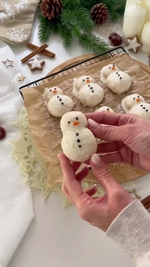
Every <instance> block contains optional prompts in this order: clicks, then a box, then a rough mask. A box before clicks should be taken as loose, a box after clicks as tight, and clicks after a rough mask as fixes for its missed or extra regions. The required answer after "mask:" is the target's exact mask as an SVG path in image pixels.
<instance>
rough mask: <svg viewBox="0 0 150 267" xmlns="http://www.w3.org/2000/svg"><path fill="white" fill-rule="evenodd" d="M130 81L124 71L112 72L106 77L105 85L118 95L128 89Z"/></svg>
mask: <svg viewBox="0 0 150 267" xmlns="http://www.w3.org/2000/svg"><path fill="white" fill-rule="evenodd" d="M131 83H132V79H131V77H130V76H129V75H128V74H127V73H126V72H124V71H115V72H112V73H111V74H110V75H109V76H108V78H107V79H106V85H107V87H108V88H109V89H110V90H111V91H112V92H114V93H116V94H118V95H120V94H123V93H124V92H126V91H128V90H129V89H130V86H131Z"/></svg>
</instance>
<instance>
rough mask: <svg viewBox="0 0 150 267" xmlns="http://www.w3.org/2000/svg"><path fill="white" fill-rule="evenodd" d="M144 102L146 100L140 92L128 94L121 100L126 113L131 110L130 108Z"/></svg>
mask: <svg viewBox="0 0 150 267" xmlns="http://www.w3.org/2000/svg"><path fill="white" fill-rule="evenodd" d="M142 102H145V100H144V98H143V96H141V95H139V94H131V95H128V96H126V97H124V98H123V99H122V101H121V106H122V108H123V109H124V111H125V112H126V113H128V112H129V110H130V109H131V108H132V107H133V106H135V105H137V104H139V103H142Z"/></svg>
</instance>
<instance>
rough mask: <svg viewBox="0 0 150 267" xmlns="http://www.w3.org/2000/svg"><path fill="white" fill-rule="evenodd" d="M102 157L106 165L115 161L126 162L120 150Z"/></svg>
mask: <svg viewBox="0 0 150 267" xmlns="http://www.w3.org/2000/svg"><path fill="white" fill-rule="evenodd" d="M100 158H101V160H102V161H103V162H104V163H105V164H106V165H108V164H113V163H120V162H125V161H124V159H123V158H122V155H121V154H120V152H115V153H112V154H106V155H101V156H100Z"/></svg>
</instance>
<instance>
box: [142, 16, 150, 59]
mask: <svg viewBox="0 0 150 267" xmlns="http://www.w3.org/2000/svg"><path fill="white" fill-rule="evenodd" d="M140 42H141V44H142V46H141V49H140V50H141V51H142V52H143V53H147V54H149V53H150V21H148V22H146V23H145V25H144V27H143V31H142V34H141V39H140Z"/></svg>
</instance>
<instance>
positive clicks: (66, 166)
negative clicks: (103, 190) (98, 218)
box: [58, 153, 83, 202]
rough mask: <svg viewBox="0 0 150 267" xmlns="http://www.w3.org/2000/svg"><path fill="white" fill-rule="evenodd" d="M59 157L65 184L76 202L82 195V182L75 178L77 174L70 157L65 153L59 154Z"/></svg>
mask: <svg viewBox="0 0 150 267" xmlns="http://www.w3.org/2000/svg"><path fill="white" fill-rule="evenodd" d="M58 157H59V160H60V164H61V168H62V172H63V175H64V180H65V186H66V188H67V190H68V193H69V195H71V198H72V199H73V201H74V202H76V201H78V199H79V197H80V196H81V195H82V193H83V189H82V187H81V185H80V183H79V182H78V181H77V180H76V178H75V174H74V171H73V169H72V166H71V163H70V161H69V159H68V158H67V157H66V156H65V155H64V154H63V153H62V154H59V155H58Z"/></svg>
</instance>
